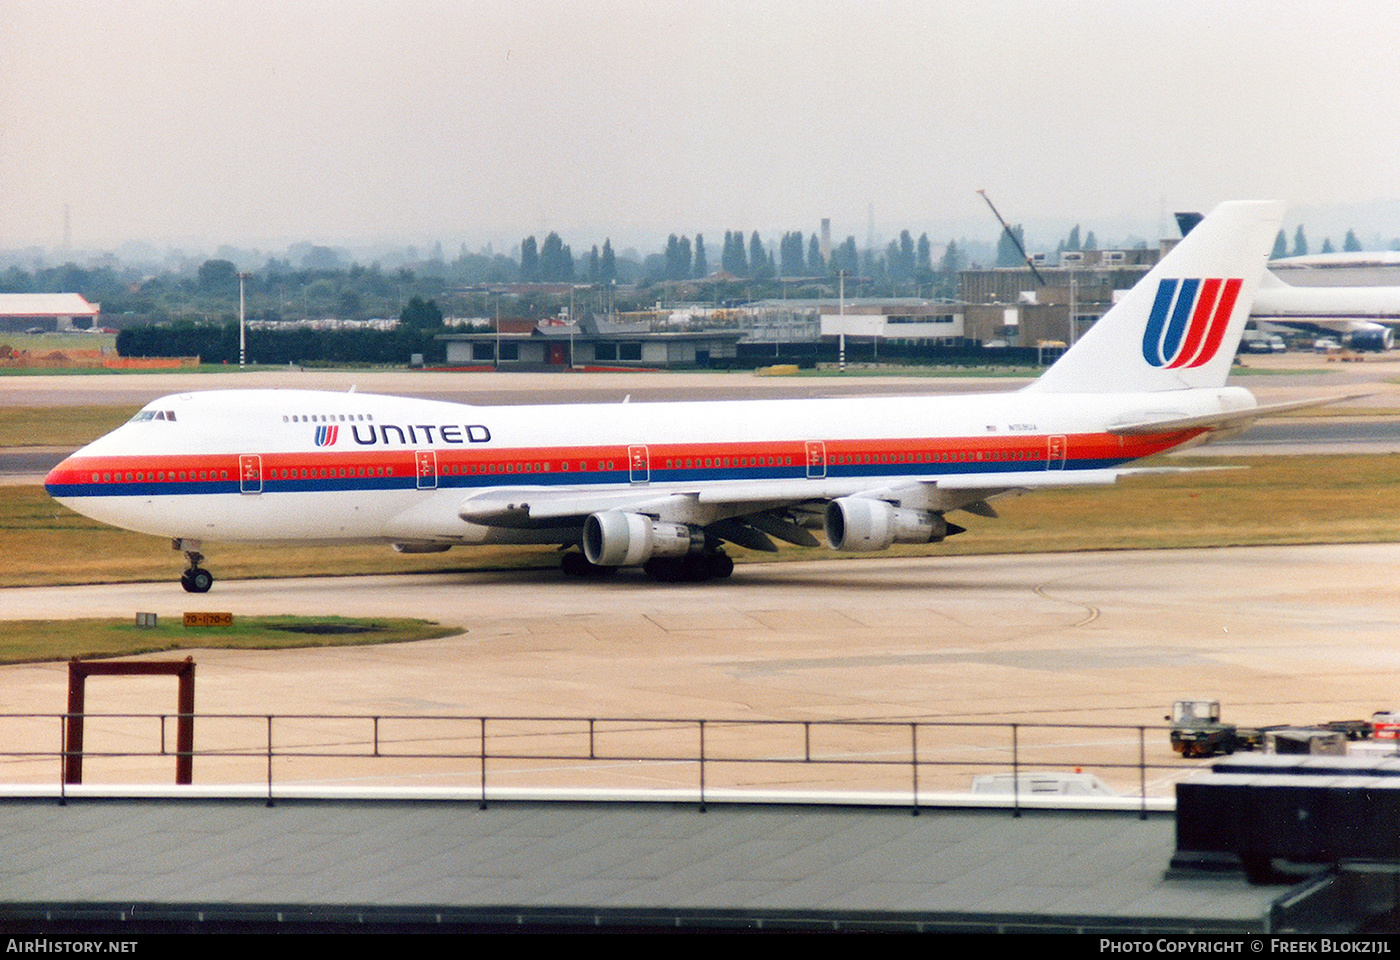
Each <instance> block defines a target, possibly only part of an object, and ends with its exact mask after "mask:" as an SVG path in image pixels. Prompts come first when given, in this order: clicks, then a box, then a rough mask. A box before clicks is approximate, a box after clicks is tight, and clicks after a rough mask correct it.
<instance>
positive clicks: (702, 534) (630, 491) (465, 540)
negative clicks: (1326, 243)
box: [46, 202, 1325, 592]
mask: <svg viewBox="0 0 1400 960" xmlns="http://www.w3.org/2000/svg"><path fill="white" fill-rule="evenodd" d="M1281 215H1282V210H1281V208H1280V206H1279V205H1277V204H1274V203H1254V202H1238V203H1227V204H1222V205H1221V206H1220V207H1218V208H1217V209H1216V210H1215V211H1214V212H1213V213H1211V215H1210V216H1209V217H1208V218H1206V220H1205V221H1204V222H1203V223H1201V225H1200V226H1199V227H1197V228H1196V229H1195V230H1193V231H1192V232H1191V233H1190V235H1189V236H1188V237H1187V238H1186V239H1185V240H1183V241H1182V242H1181V243H1180V244H1178V245H1177V247H1176V248H1175V249H1174V250H1172V251H1171V252H1170V253H1169V254H1168V255H1167V256H1166V257H1165V258H1164V259H1163V260H1162V261H1161V262H1160V263H1159V264H1158V265H1157V266H1156V267H1154V268H1153V269H1152V270H1151V272H1149V273H1148V274H1147V276H1146V277H1144V278H1143V280H1142V281H1141V282H1139V283H1138V284H1137V286H1135V287H1134V288H1133V289H1132V290H1131V291H1129V292H1128V294H1127V295H1126V296H1125V297H1124V298H1123V299H1122V300H1121V301H1120V302H1119V303H1118V304H1117V305H1115V306H1114V307H1113V308H1112V309H1111V310H1110V311H1109V312H1108V313H1107V314H1106V315H1105V316H1104V317H1103V318H1102V319H1101V320H1100V321H1099V322H1098V323H1097V324H1095V325H1094V327H1093V328H1092V329H1090V330H1089V331H1088V333H1087V334H1085V335H1084V336H1083V337H1082V338H1081V339H1080V340H1079V342H1078V343H1077V344H1076V345H1075V346H1074V347H1073V348H1072V349H1070V350H1069V351H1068V352H1067V353H1066V354H1064V356H1062V357H1061V358H1060V359H1059V361H1057V362H1056V363H1055V364H1054V366H1052V367H1051V368H1050V369H1049V370H1047V371H1046V372H1045V373H1044V374H1043V375H1042V376H1041V377H1040V379H1038V380H1037V381H1035V382H1034V383H1032V384H1031V385H1029V386H1027V387H1026V388H1024V389H1022V390H1019V391H1016V392H1010V393H1004V394H994V395H982V396H966V395H956V396H932V397H922V398H905V397H900V398H880V397H872V398H860V399H847V398H842V399H825V400H753V401H726V402H698V403H695V402H691V403H625V402H624V403H620V404H587V405H560V406H514V407H474V406H467V405H462V404H455V403H446V402H441V401H431V400H416V399H406V398H398V397H387V396H373V395H367V394H359V393H354V392H351V393H324V392H312V391H295V390H285V391H284V390H249V391H241V390H234V391H215V392H207V393H188V394H179V395H175V396H169V397H165V398H163V399H160V400H157V401H155V402H153V403H150V404H148V405H147V406H146V407H145V408H144V409H143V410H142V411H141V412H140V413H138V414H137V415H136V416H135V417H134V418H133V419H132V420H131V421H130V422H128V423H126V424H124V425H123V426H121V427H120V428H118V429H117V430H115V431H113V432H112V433H110V434H108V435H107V436H105V437H102V438H101V439H99V440H96V441H94V442H93V443H91V444H89V445H87V446H86V447H84V448H83V449H81V450H79V451H77V452H76V453H74V454H73V455H72V456H71V457H69V458H68V459H66V460H64V461H63V462H62V463H61V464H59V465H58V466H57V467H55V468H54V470H53V472H52V473H50V474H49V476H48V478H47V481H46V486H47V489H48V492H49V493H50V494H51V495H52V496H53V497H54V498H55V499H56V500H58V501H59V502H60V503H63V504H64V505H66V506H68V507H71V508H72V509H74V510H76V511H78V512H79V513H82V514H86V515H87V516H89V517H92V518H94V519H97V520H100V521H102V522H104V523H109V524H112V525H114V526H118V527H124V528H126V529H129V530H137V531H141V532H143V533H150V534H157V535H160V536H164V537H170V538H171V540H172V545H173V546H174V548H175V549H177V550H182V551H184V552H185V553H186V555H187V556H188V558H189V568H188V569H187V570H186V571H185V573H184V575H183V576H182V577H181V583H182V584H183V585H184V587H185V589H186V590H189V591H191V592H204V591H206V590H208V589H209V587H210V584H211V583H212V582H213V578H212V576H211V575H210V574H209V572H208V571H207V570H205V569H203V568H202V567H200V565H199V564H200V561H201V560H203V557H202V555H201V554H200V552H199V551H200V550H201V549H203V544H205V543H213V542H223V541H261V542H283V543H288V542H298V543H329V542H380V543H389V544H392V545H393V546H394V547H395V549H397V550H400V551H402V552H405V553H417V552H433V551H440V550H446V549H448V548H450V547H453V546H458V545H471V544H487V543H496V544H499V543H551V544H559V545H560V546H561V547H564V548H566V549H567V548H571V547H574V546H578V547H581V548H582V549H581V551H574V550H568V552H566V553H565V554H564V556H563V567H564V570H565V571H567V572H569V573H571V574H579V575H584V574H597V573H605V572H611V571H613V570H615V569H616V568H618V567H632V566H642V567H644V568H645V569H646V571H647V573H649V574H650V575H652V576H653V577H655V578H657V579H662V580H701V579H707V578H710V577H727V576H729V574H730V573H731V572H732V571H733V566H734V565H733V561H732V560H731V559H730V558H729V557H728V556H726V555H725V553H724V552H723V549H722V545H723V544H724V543H726V542H728V543H734V544H738V545H740V546H743V547H748V548H751V549H757V550H774V549H776V547H775V546H774V544H773V538H777V539H779V540H783V541H786V542H789V543H794V544H800V545H804V546H816V545H817V543H818V541H817V539H816V538H815V537H814V536H813V535H812V532H811V531H812V530H815V529H819V528H824V530H825V534H826V539H827V542H828V543H829V545H830V546H831V547H833V548H834V549H837V550H844V551H856V552H866V551H875V550H882V549H884V548H886V547H889V546H890V545H891V544H893V543H936V542H938V541H941V540H942V539H943V538H944V537H947V536H950V535H952V534H954V533H959V532H961V531H962V528H960V527H958V526H957V525H955V524H954V523H952V522H950V521H949V520H948V519H947V515H948V514H949V513H953V512H954V511H958V510H965V511H968V512H970V513H976V514H980V515H984V516H995V515H996V514H995V511H994V510H993V509H992V507H991V505H990V504H989V502H988V501H989V500H991V499H992V498H994V497H997V496H1001V495H1003V494H1010V493H1020V492H1025V491H1030V490H1037V489H1042V488H1046V487H1065V486H1078V485H1085V484H1109V483H1112V482H1114V481H1115V480H1116V479H1117V478H1118V477H1120V476H1123V475H1124V474H1126V473H1130V472H1132V468H1128V467H1125V464H1128V463H1130V462H1132V461H1134V460H1138V459H1140V458H1142V457H1147V456H1151V455H1152V454H1156V453H1160V452H1162V451H1164V450H1169V449H1172V448H1174V447H1180V446H1182V445H1184V444H1188V443H1192V442H1199V441H1202V440H1203V439H1205V438H1206V437H1207V436H1208V435H1209V434H1211V433H1212V432H1214V431H1219V430H1233V429H1236V428H1239V427H1242V426H1244V425H1245V424H1247V423H1248V422H1250V421H1252V420H1254V419H1255V418H1257V417H1259V416H1262V415H1266V414H1270V413H1277V412H1282V411H1284V410H1289V409H1295V408H1297V407H1301V406H1307V405H1311V404H1314V403H1319V402H1325V401H1303V402H1301V403H1289V404H1277V405H1274V406H1272V407H1268V408H1262V407H1259V406H1257V405H1256V403H1255V399H1254V397H1253V395H1252V394H1250V393H1249V391H1247V390H1244V389H1242V388H1238V387H1226V386H1225V380H1226V376H1227V375H1228V373H1229V369H1230V365H1231V362H1232V359H1233V356H1234V353H1235V348H1236V346H1237V344H1238V342H1239V339H1240V334H1241V331H1242V330H1243V328H1244V325H1245V320H1246V318H1247V317H1248V315H1249V309H1250V304H1251V302H1252V301H1253V299H1254V296H1255V291H1256V289H1257V287H1258V285H1259V280H1260V276H1261V274H1262V273H1263V269H1264V262H1265V258H1266V256H1267V255H1268V253H1269V250H1270V248H1271V247H1272V245H1273V240H1274V235H1275V233H1277V231H1278V226H1279V221H1280V218H1281Z"/></svg>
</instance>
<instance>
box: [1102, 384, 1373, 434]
mask: <svg viewBox="0 0 1400 960" xmlns="http://www.w3.org/2000/svg"><path fill="white" fill-rule="evenodd" d="M1368 396H1370V394H1369V393H1354V394H1350V395H1348V396H1344V397H1322V398H1320V399H1312V400H1292V401H1289V402H1287V403H1270V404H1266V405H1264V406H1262V407H1247V408H1245V409H1241V410H1228V411H1225V412H1223V413H1211V414H1205V415H1204V416H1196V417H1173V416H1170V415H1164V416H1162V417H1146V418H1144V419H1141V420H1135V421H1131V422H1127V423H1117V424H1113V425H1111V426H1110V427H1109V428H1108V432H1109V433H1111V434H1114V435H1117V436H1125V437H1129V436H1133V435H1135V434H1145V433H1173V432H1175V431H1178V430H1199V429H1201V428H1203V427H1204V428H1206V429H1211V430H1229V429H1233V428H1236V427H1245V426H1248V425H1249V424H1251V423H1253V422H1254V421H1255V420H1259V419H1261V418H1263V417H1277V416H1281V415H1283V414H1285V413H1292V412H1293V411H1294V410H1307V409H1308V408H1310V407H1325V406H1327V405H1329V404H1333V403H1344V402H1346V401H1348V400H1360V399H1361V398H1363V397H1368Z"/></svg>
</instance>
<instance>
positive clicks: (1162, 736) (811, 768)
mask: <svg viewBox="0 0 1400 960" xmlns="http://www.w3.org/2000/svg"><path fill="white" fill-rule="evenodd" d="M74 716H75V715H69V714H33V713H30V714H0V732H3V736H0V781H8V782H12V783H18V782H23V783H35V782H39V783H42V782H45V781H48V779H49V777H50V776H53V777H56V778H57V780H58V782H59V784H60V795H61V796H62V795H63V791H66V789H67V784H65V783H64V780H65V777H64V773H63V771H64V769H65V765H66V761H67V760H68V759H69V758H71V757H73V756H74V754H73V753H72V752H70V751H69V750H67V749H66V748H65V744H66V743H67V742H68V741H67V739H66V738H67V733H68V726H69V724H70V723H71V722H72V720H73V719H74ZM81 716H82V719H83V723H84V726H85V728H86V731H87V739H86V747H85V749H84V750H83V751H82V757H83V760H84V763H85V764H86V766H87V768H88V770H89V771H90V774H89V776H90V778H93V777H95V778H97V779H100V780H102V782H104V783H110V782H124V783H131V782H142V783H159V782H169V780H170V779H171V766H172V764H171V760H173V759H175V758H177V757H180V756H183V755H184V754H183V753H182V752H180V751H178V750H177V749H176V748H175V747H174V746H173V744H174V739H175V738H174V736H173V731H174V729H175V725H176V721H177V720H178V719H180V716H181V715H179V714H94V713H87V714H83V715H81ZM194 719H195V731H196V740H195V743H196V746H195V749H194V750H193V751H192V752H191V753H190V754H189V755H190V756H191V758H192V759H193V760H194V761H195V763H194V774H195V782H197V783H200V784H206V785H207V784H218V783H237V784H248V783H265V784H266V791H267V799H268V802H269V803H271V802H272V800H273V799H274V795H275V787H276V786H278V785H283V786H285V785H289V784H292V783H318V784H326V783H354V784H359V785H376V784H377V785H383V784H386V783H394V784H404V783H408V784H417V785H422V784H424V783H430V784H431V785H433V786H458V787H461V788H464V789H467V790H468V791H471V792H473V793H475V794H476V795H477V796H479V799H480V802H481V803H483V804H485V803H486V802H487V800H488V799H489V796H490V791H491V790H496V791H500V790H502V789H505V788H520V787H528V786H535V787H539V786H547V787H561V786H562V787H570V788H585V787H609V788H613V789H616V788H618V787H622V788H634V789H638V790H651V789H671V790H682V791H690V792H691V793H692V794H693V795H694V796H696V797H697V798H698V801H699V803H700V805H701V807H702V808H703V806H704V804H705V802H706V800H707V799H710V798H713V796H714V795H715V792H716V791H723V790H729V789H742V790H763V791H769V792H774V791H787V792H791V793H796V792H804V791H805V792H815V791H823V792H826V791H830V792H837V793H845V794H855V793H883V794H895V795H901V796H907V797H908V798H909V800H908V802H909V804H910V806H911V807H912V808H913V810H914V812H916V813H917V811H918V808H919V806H920V805H921V802H922V800H921V798H923V799H926V798H928V797H929V796H930V795H932V794H934V793H946V792H953V791H956V792H965V791H966V790H967V789H968V787H969V785H970V782H971V778H972V777H974V776H977V775H979V774H989V773H990V774H995V773H1002V774H1005V773H1010V774H1012V775H1013V776H1012V779H1011V784H1012V789H1011V800H1012V806H1013V809H1014V810H1016V812H1017V813H1018V814H1019V810H1020V805H1021V801H1022V800H1023V799H1024V798H1025V797H1026V796H1027V795H1028V794H1030V793H1032V792H1033V791H1032V789H1030V787H1029V785H1028V784H1027V783H1026V782H1024V781H1025V776H1024V775H1027V774H1036V773H1038V772H1044V771H1068V770H1073V771H1074V772H1092V773H1094V774H1095V775H1097V776H1099V777H1100V779H1101V780H1103V781H1105V782H1106V783H1108V784H1109V785H1110V786H1111V787H1112V788H1113V789H1114V791H1115V793H1117V794H1118V795H1119V796H1126V797H1130V798H1136V799H1137V800H1139V801H1140V802H1141V810H1142V812H1143V815H1145V812H1146V808H1147V801H1148V798H1149V797H1152V796H1165V795H1168V794H1169V792H1170V791H1171V787H1172V784H1173V783H1174V781H1175V780H1177V779H1180V778H1181V777H1182V776H1183V775H1189V774H1190V773H1192V772H1194V771H1196V770H1199V769H1200V766H1198V765H1197V764H1195V763H1191V762H1188V761H1183V760H1181V759H1179V758H1177V757H1176V756H1175V755H1174V754H1173V753H1172V752H1171V750H1170V747H1169V744H1168V738H1167V732H1166V728H1165V727H1160V726H1145V725H1139V726H1126V725H1094V724H1050V723H1044V724H1024V723H1000V724H998V723H985V722H970V721H969V722H964V721H946V722H945V721H896V720H803V721H799V720H701V719H675V718H645V717H593V718H578V717H548V716H539V717H528V716H518V717H489V716H448V715H408V714H373V715H334V714H282V715H271V714H195V715H194ZM46 771H47V772H46Z"/></svg>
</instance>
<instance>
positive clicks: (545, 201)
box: [0, 0, 1400, 255]
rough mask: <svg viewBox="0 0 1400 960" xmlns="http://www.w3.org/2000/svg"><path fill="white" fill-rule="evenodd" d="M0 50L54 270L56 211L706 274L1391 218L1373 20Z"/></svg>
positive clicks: (1399, 185) (828, 24)
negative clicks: (864, 249)
mask: <svg viewBox="0 0 1400 960" xmlns="http://www.w3.org/2000/svg"><path fill="white" fill-rule="evenodd" d="M0 21H3V22H0V248H13V247H17V246H22V245H26V244H41V245H45V246H52V245H56V244H57V243H59V242H60V241H61V240H62V237H63V210H64V205H65V204H67V205H68V206H69V208H70V210H71V218H72V231H73V243H74V245H75V246H78V247H97V246H103V245H108V246H110V245H114V244H116V243H118V242H120V241H123V240H127V239H133V238H139V239H145V240H151V241H154V242H161V243H164V242H172V241H178V242H196V243H208V244H219V243H232V244H244V245H254V244H257V245H275V244H285V243H287V242H288V241H292V240H302V239H311V240H316V241H320V242H354V241H361V240H368V239H392V240H399V241H403V242H409V243H419V244H422V243H425V242H431V241H432V240H434V239H439V238H440V239H442V240H443V241H444V242H459V241H462V240H465V241H466V242H468V244H469V245H471V246H472V247H473V248H475V247H476V246H478V245H480V244H482V243H485V242H487V241H492V242H495V243H496V244H497V245H498V246H499V245H501V244H508V243H512V242H517V241H518V239H519V238H520V237H521V236H523V235H525V234H527V233H540V232H541V231H545V230H558V231H559V232H560V233H561V235H563V237H564V239H565V240H566V241H567V242H570V243H573V244H575V249H576V250H577V249H578V245H580V244H582V245H588V244H592V243H594V242H601V240H602V238H603V237H605V236H609V235H611V236H613V237H619V236H621V237H627V236H638V235H642V236H645V235H648V234H657V235H660V236H661V237H663V238H664V236H665V234H666V233H668V232H671V231H676V232H687V233H688V232H692V231H695V230H701V231H704V232H705V233H706V235H707V237H708V238H709V242H710V244H711V246H712V248H713V249H714V250H715V253H716V255H717V253H718V247H719V242H720V240H721V239H722V235H723V231H724V230H725V229H728V228H735V229H743V230H746V231H747V230H754V229H757V230H760V231H762V232H764V233H765V236H767V235H768V234H769V233H776V232H778V231H783V230H789V229H800V230H803V231H811V230H815V229H816V228H817V226H818V223H819V219H820V218H821V217H824V216H825V217H830V218H832V221H833V230H834V231H835V232H836V233H837V234H838V236H844V235H846V234H848V233H850V234H855V235H856V236H857V237H858V238H859V239H860V240H861V241H862V242H863V241H864V239H865V233H866V223H867V217H868V212H867V211H873V216H874V219H875V220H876V221H877V222H878V223H879V224H881V225H884V224H891V225H894V226H895V228H896V229H897V228H898V227H900V226H909V227H912V228H917V229H923V228H925V227H927V228H930V229H932V230H935V231H937V230H939V229H940V228H943V229H952V226H951V225H955V224H958V223H964V222H965V223H969V224H978V225H981V226H982V227H984V228H985V229H980V230H979V232H981V233H984V234H986V235H990V234H991V233H992V232H993V230H992V228H991V225H990V221H989V219H988V214H987V213H986V212H985V208H983V207H982V206H981V201H980V200H979V199H978V197H977V196H976V193H975V191H976V190H977V189H978V188H986V189H987V190H988V192H989V193H990V194H991V195H992V197H993V199H995V200H996V202H997V204H998V206H1000V207H1001V208H1002V210H1003V212H1004V213H1006V215H1007V216H1008V218H1010V219H1014V220H1020V221H1025V222H1027V223H1034V222H1035V221H1037V219H1044V218H1069V219H1070V221H1071V222H1072V221H1074V220H1079V221H1082V222H1084V223H1085V224H1086V225H1090V226H1092V225H1093V224H1094V223H1095V221H1096V220H1097V221H1101V222H1103V223H1105V224H1108V223H1112V222H1115V221H1118V220H1121V218H1125V217H1126V218H1136V219H1137V220H1138V221H1139V222H1142V221H1147V222H1149V223H1151V224H1156V223H1157V222H1158V218H1159V216H1160V215H1161V214H1163V213H1169V212H1170V211H1172V210H1174V209H1179V208H1190V209H1206V208H1209V207H1210V206H1211V205H1213V204H1214V203H1216V202H1218V201H1220V200H1225V199H1234V198H1281V199H1284V200H1286V201H1289V202H1290V203H1293V204H1301V205H1305V206H1325V205H1332V204H1358V205H1369V204H1372V203H1373V202H1374V201H1378V200H1393V199H1395V198H1397V197H1400V69H1397V62H1396V51H1397V50H1400V4H1396V3H1394V2H1392V0H1384V2H1346V0H1340V2H1339V0H1328V2H1287V0H1268V2H1229V3H1222V2H1202V3H1196V2H1187V0H1172V2H1167V3H1149V2H1126V0H1123V2H1087V0H1072V2H1054V0H995V2H990V0H988V2H967V3H954V2H871V0H865V2H830V0H827V2H823V0H775V2H756V0H747V2H735V3H730V2H712V0H653V2H641V0H582V2H573V0H547V2H531V0H524V2H522V0H510V2H507V0H492V2H478V0H451V2H428V0H422V2H419V0H402V2H349V0H346V2H329V0H325V2H313V0H277V2H264V0H238V2H224V0H199V2H164V0H122V2H97V0H71V2H63V0H5V3H4V8H3V17H0ZM1389 209H1390V210H1391V211H1392V212H1393V211H1394V210H1395V209H1396V207H1395V205H1394V204H1391V205H1390V206H1389ZM1376 229H1383V228H1382V227H1379V226H1378V227H1376ZM1396 234H1400V222H1396V223H1395V225H1394V227H1393V228H1389V233H1388V234H1387V235H1396ZM938 235H939V234H937V233H935V236H938ZM451 252H452V250H451V248H449V253H451Z"/></svg>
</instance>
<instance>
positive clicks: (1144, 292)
mask: <svg viewBox="0 0 1400 960" xmlns="http://www.w3.org/2000/svg"><path fill="white" fill-rule="evenodd" d="M1282 219H1283V205H1282V204H1279V203H1274V202H1268V201H1259V202H1255V201H1236V202H1232V203H1222V204H1221V205H1220V206H1218V207H1216V208H1215V209H1214V210H1212V211H1211V212H1210V215H1209V216H1207V217H1206V218H1205V220H1203V221H1202V222H1201V224H1200V225H1199V226H1197V227H1195V228H1194V229H1193V230H1191V232H1190V233H1189V234H1187V236H1186V238H1185V239H1183V240H1182V241H1181V242H1180V243H1178V244H1177V245H1176V247H1174V248H1173V249H1172V251H1171V252H1170V253H1168V254H1167V255H1166V256H1165V257H1164V258H1162V261H1161V262H1160V263H1158V264H1157V266H1155V267H1153V268H1152V270H1151V271H1149V272H1148V274H1147V276H1145V277H1143V278H1142V279H1141V280H1140V281H1138V283H1137V285H1136V286H1135V287H1133V288H1132V289H1131V290H1129V291H1128V293H1127V295H1125V296H1124V297H1123V299H1122V300H1120V301H1119V302H1118V303H1116V304H1115V305H1114V306H1113V308H1112V309H1110V310H1109V311H1108V313H1106V314H1104V315H1103V317H1102V319H1100V320H1099V321H1098V322H1097V323H1095V324H1094V326H1093V327H1091V328H1090V329H1089V331H1088V332H1087V333H1085V334H1084V336H1082V337H1080V338H1079V342H1078V343H1076V344H1075V345H1074V346H1073V347H1071V348H1070V350H1069V352H1068V353H1066V354H1065V355H1064V356H1063V357H1061V358H1060V359H1059V360H1058V361H1056V362H1055V364H1054V366H1052V367H1051V368H1050V369H1049V370H1047V371H1045V373H1044V375H1042V376H1041V378H1040V379H1039V380H1037V381H1036V382H1035V383H1033V384H1031V385H1030V386H1028V387H1027V388H1026V389H1027V390H1029V391H1039V392H1045V393H1136V392H1143V391H1147V392H1155V391H1159V390H1189V389H1192V388H1194V387H1220V386H1224V384H1225V378H1226V377H1227V376H1228V375H1229V373H1230V364H1231V363H1232V362H1233V360H1234V356H1235V350H1236V348H1237V347H1238V346H1239V342H1240V334H1241V333H1243V332H1244V325H1245V321H1246V320H1248V319H1249V309H1250V305H1251V304H1252V303H1253V301H1254V291H1255V290H1256V289H1257V288H1258V286H1259V282H1260V278H1261V277H1262V275H1263V273H1264V266H1265V262H1266V261H1267V258H1268V256H1269V252H1270V251H1271V250H1272V249H1273V244H1274V237H1275V236H1276V235H1277V234H1278V228H1279V222H1280V221H1281V220H1282Z"/></svg>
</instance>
